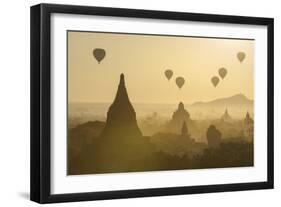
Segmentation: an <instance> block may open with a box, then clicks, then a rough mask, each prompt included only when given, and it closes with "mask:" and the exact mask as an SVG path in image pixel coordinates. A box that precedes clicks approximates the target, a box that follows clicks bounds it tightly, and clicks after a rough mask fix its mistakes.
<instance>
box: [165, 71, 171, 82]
mask: <svg viewBox="0 0 281 207" xmlns="http://www.w3.org/2000/svg"><path fill="white" fill-rule="evenodd" d="M165 76H166V78H167V79H168V80H170V79H171V77H172V76H173V71H172V70H169V69H168V70H166V71H165Z"/></svg>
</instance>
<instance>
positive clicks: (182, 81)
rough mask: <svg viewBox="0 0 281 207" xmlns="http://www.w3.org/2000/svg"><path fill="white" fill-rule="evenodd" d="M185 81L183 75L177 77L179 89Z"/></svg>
mask: <svg viewBox="0 0 281 207" xmlns="http://www.w3.org/2000/svg"><path fill="white" fill-rule="evenodd" d="M184 82H185V80H184V78H183V77H177V78H176V84H177V86H178V87H179V89H181V87H182V86H183V85H184Z"/></svg>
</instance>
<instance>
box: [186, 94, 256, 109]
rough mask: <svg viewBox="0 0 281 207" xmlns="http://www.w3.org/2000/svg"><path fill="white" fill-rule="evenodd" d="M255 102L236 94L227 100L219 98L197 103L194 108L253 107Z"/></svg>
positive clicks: (193, 105)
mask: <svg viewBox="0 0 281 207" xmlns="http://www.w3.org/2000/svg"><path fill="white" fill-rule="evenodd" d="M252 105H253V100H250V99H248V98H247V97H246V96H245V95H243V94H236V95H234V96H230V97H227V98H219V99H215V100H213V101H209V102H195V103H193V104H192V105H191V106H192V107H229V106H233V107H236V106H237V107H239V106H245V107H248V106H252Z"/></svg>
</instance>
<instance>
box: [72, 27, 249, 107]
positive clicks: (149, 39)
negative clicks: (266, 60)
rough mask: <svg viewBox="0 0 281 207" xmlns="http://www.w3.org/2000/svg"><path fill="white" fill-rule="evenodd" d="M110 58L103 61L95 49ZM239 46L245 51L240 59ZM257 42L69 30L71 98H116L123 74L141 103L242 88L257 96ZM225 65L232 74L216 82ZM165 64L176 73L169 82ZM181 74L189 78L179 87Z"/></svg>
mask: <svg viewBox="0 0 281 207" xmlns="http://www.w3.org/2000/svg"><path fill="white" fill-rule="evenodd" d="M95 48H103V49H105V51H106V57H105V58H104V59H103V61H102V62H101V63H100V64H98V62H97V61H96V59H95V58H94V56H93V49H95ZM239 51H242V52H245V53H246V58H245V60H244V61H243V62H242V63H240V62H239V61H238V59H237V57H236V55H237V53H238V52H239ZM253 58H254V41H253V40H230V39H215V38H194V37H171V36H151V35H131V34H112V33H93V32H68V98H69V101H70V102H112V101H113V99H114V97H115V94H116V90H117V86H118V82H119V76H120V74H121V73H124V74H125V81H126V87H127V91H128V93H129V97H130V100H131V101H132V102H138V103H139V102H141V103H178V102H179V101H183V102H184V103H192V102H195V101H209V100H213V99H216V98H221V97H228V96H232V95H234V94H238V93H243V94H244V95H246V96H247V97H248V98H250V99H253V94H254V91H253V84H254V82H253V81H254V80H253V70H254V59H253ZM221 67H224V68H226V69H227V71H228V74H227V75H226V77H225V78H224V79H223V80H222V79H220V82H219V84H218V85H217V87H214V86H213V85H212V83H211V78H212V77H213V76H218V77H219V75H218V69H219V68H221ZM166 69H171V70H173V72H174V75H173V77H172V78H171V79H170V81H168V80H167V79H166V77H165V75H164V72H165V70H166ZM178 76H182V77H184V78H185V81H186V82H185V84H184V86H183V87H182V88H181V89H179V88H178V87H177V85H176V84H175V79H176V77H178Z"/></svg>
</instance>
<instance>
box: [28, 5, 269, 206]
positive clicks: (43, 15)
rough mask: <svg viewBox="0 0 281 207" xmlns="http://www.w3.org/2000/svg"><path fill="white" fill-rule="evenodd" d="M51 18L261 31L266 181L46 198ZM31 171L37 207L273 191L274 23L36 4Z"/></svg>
mask: <svg viewBox="0 0 281 207" xmlns="http://www.w3.org/2000/svg"><path fill="white" fill-rule="evenodd" d="M52 13H67V14H83V15H100V16H113V17H134V18H149V19H165V20H181V21H194V22H210V23H212V22H219V23H232V24H247V25H264V26H267V35H268V37H267V44H268V47H267V59H268V64H267V75H268V84H267V93H268V96H267V107H268V108H267V112H268V117H267V124H268V132H267V181H265V182H249V183H237V184H222V185H220V184H219V185H203V186H186V187H167V188H153V189H137V190H121V191H106V192H86V193H72V194H51V192H50V189H51V183H50V181H51V177H50V169H51V160H50V149H51V143H50V129H51V128H50V127H51V114H50V112H51V110H50V107H51V104H50V103H51V90H50V81H51V70H50V67H51V65H50V58H51V56H50V52H51V50H50V47H51V45H50V32H51V27H50V26H51V25H50V15H51V14H52ZM30 24H31V36H30V42H31V57H30V58H31V59H30V62H31V140H30V142H31V151H30V159H31V169H30V172H31V173H30V192H31V193H30V199H31V200H32V201H35V202H38V203H54V202H70V201H88V200H102V199H118V198H133V197H146V196H166V195H179V194H194V193H210V192H223V191H241V190H255V189H271V188H273V186H274V185H273V183H274V182H273V180H274V179H273V177H274V147H273V132H274V129H273V121H274V117H273V111H274V108H273V107H274V106H273V100H274V98H273V95H274V88H273V86H274V83H273V81H274V78H273V73H274V72H273V62H274V60H273V56H274V55H273V51H274V50H273V47H274V46H273V44H274V40H273V38H274V32H273V29H274V20H273V19H272V18H260V17H245V16H228V15H214V14H195V13H181V12H168V11H152V10H135V9H120V8H103V7H89V6H72V5H56V4H39V5H35V6H32V7H31V22H30Z"/></svg>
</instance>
